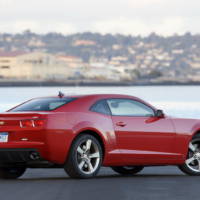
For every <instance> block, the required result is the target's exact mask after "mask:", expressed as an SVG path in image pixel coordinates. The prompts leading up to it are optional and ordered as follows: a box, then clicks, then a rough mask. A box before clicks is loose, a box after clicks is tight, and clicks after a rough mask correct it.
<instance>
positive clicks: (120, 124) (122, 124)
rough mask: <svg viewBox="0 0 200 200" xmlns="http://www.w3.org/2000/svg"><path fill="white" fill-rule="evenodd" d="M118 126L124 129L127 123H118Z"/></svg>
mask: <svg viewBox="0 0 200 200" xmlns="http://www.w3.org/2000/svg"><path fill="white" fill-rule="evenodd" d="M116 125H117V126H121V127H124V126H126V123H124V122H117V123H116Z"/></svg>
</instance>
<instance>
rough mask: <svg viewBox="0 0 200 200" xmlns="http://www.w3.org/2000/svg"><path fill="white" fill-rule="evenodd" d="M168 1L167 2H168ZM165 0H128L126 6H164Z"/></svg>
mask: <svg viewBox="0 0 200 200" xmlns="http://www.w3.org/2000/svg"><path fill="white" fill-rule="evenodd" d="M168 1H169V0H168ZM168 1H167V0H128V4H129V5H130V6H132V7H134V8H135V7H140V8H141V7H146V6H152V5H159V6H160V5H164V4H165V3H166V2H168Z"/></svg>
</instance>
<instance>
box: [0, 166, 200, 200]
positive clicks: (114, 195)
mask: <svg viewBox="0 0 200 200" xmlns="http://www.w3.org/2000/svg"><path fill="white" fill-rule="evenodd" d="M199 198H200V177H192V176H187V175H184V174H183V173H182V172H181V171H180V170H179V169H178V168H176V167H147V168H145V169H144V170H143V171H142V172H140V173H139V174H137V175H134V176H131V177H124V176H121V175H118V174H116V173H115V172H113V171H112V170H111V169H110V168H102V169H101V171H100V173H99V175H98V176H97V177H96V178H93V179H87V180H75V179H71V178H69V177H68V176H67V175H66V174H65V172H64V170H63V169H28V170H27V172H26V173H25V174H24V175H23V176H22V177H21V178H20V179H17V180H0V200H79V199H80V200H93V199H94V200H106V199H110V200H118V199H119V200H137V199H139V200H147V199H148V200H149V199H151V200H157V199H159V200H165V199H167V200H173V199H174V200H186V199H187V200H190V199H191V200H196V199H199Z"/></svg>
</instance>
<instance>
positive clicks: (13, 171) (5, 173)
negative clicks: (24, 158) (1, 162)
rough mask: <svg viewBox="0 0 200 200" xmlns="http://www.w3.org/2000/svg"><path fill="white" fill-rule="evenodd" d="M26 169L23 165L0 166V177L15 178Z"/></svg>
mask: <svg viewBox="0 0 200 200" xmlns="http://www.w3.org/2000/svg"><path fill="white" fill-rule="evenodd" d="M25 171H26V168H25V167H1V168H0V178H1V179H17V178H19V177H20V176H22V175H23V174H24V173H25Z"/></svg>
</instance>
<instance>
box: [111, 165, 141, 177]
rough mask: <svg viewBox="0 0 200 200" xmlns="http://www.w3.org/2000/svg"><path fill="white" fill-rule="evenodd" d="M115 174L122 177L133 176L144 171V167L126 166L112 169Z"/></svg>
mask: <svg viewBox="0 0 200 200" xmlns="http://www.w3.org/2000/svg"><path fill="white" fill-rule="evenodd" d="M111 168H112V169H113V170H114V171H115V172H117V173H119V174H122V175H133V174H137V173H139V172H140V171H142V170H143V168H144V167H143V166H124V167H111Z"/></svg>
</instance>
